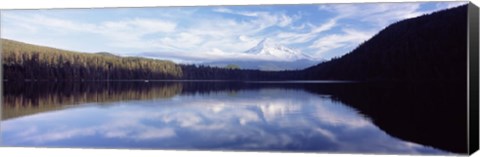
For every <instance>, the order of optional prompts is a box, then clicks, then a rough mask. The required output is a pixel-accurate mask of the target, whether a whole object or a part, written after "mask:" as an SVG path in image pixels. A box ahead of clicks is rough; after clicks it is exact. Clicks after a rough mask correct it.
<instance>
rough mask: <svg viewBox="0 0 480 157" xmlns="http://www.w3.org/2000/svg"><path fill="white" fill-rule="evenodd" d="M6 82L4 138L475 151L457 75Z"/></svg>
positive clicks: (72, 143)
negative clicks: (446, 79)
mask: <svg viewBox="0 0 480 157" xmlns="http://www.w3.org/2000/svg"><path fill="white" fill-rule="evenodd" d="M464 89H465V90H464ZM3 90H4V94H3V104H2V121H1V145H2V146H22V147H24V146H34V147H78V148H134V149H177V150H234V151H281V152H291V151H292V152H334V153H381V154H385V153H386V154H393V153H395V154H451V153H462V152H464V151H466V137H467V136H466V123H465V122H466V114H465V113H467V112H466V97H465V98H464V96H465V95H466V94H465V92H466V86H462V84H456V83H421V84H399V83H389V84H384V83H375V84H373V83H356V82H337V81H318V82H317V81H309V82H302V81H291V82H281V81H277V82H228V81H194V82H192V81H149V82H143V81H137V82H135V81H118V82H73V83H72V82H55V83H52V82H24V83H14V82H4V87H3ZM462 105H463V106H462Z"/></svg>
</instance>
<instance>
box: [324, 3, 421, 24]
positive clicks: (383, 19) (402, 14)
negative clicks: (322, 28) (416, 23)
mask: <svg viewBox="0 0 480 157" xmlns="http://www.w3.org/2000/svg"><path fill="white" fill-rule="evenodd" d="M421 4H422V3H371V4H336V5H328V4H327V5H321V6H320V7H319V9H320V10H323V11H329V12H333V13H335V14H336V16H337V18H339V19H350V20H352V19H353V20H360V21H363V22H371V23H373V24H375V25H376V26H377V27H385V26H386V25H387V24H389V23H392V22H395V21H398V20H401V19H405V18H411V17H415V16H419V15H422V14H424V13H425V12H422V11H419V8H420V5H421Z"/></svg>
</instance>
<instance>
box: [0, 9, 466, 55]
mask: <svg viewBox="0 0 480 157" xmlns="http://www.w3.org/2000/svg"><path fill="white" fill-rule="evenodd" d="M462 4H466V2H422V3H417V2H416V3H356V4H355V3H351V4H308V5H307V4H304V5H257V6H203V7H150V8H103V9H99V8H97V9H44V10H2V12H1V14H0V18H1V20H0V24H1V30H0V31H1V38H6V39H12V40H17V41H22V42H26V43H32V44H37V45H43V46H50V47H55V48H60V49H66V50H73V51H80V52H88V53H95V52H110V53H113V54H116V55H120V56H140V57H148V58H156V59H168V60H172V61H175V62H179V63H196V62H209V61H219V60H242V59H244V60H248V59H256V58H258V57H260V56H256V54H246V53H244V52H245V51H246V50H248V49H250V48H252V47H254V46H256V45H257V44H258V43H259V42H260V41H261V40H263V39H265V38H268V39H271V40H273V41H275V42H276V43H278V44H282V45H285V46H287V47H289V48H292V49H295V50H297V51H300V52H301V53H304V54H306V55H308V56H310V59H312V60H322V59H331V58H332V57H339V56H342V55H344V54H346V53H348V52H350V51H352V50H353V49H354V48H355V47H356V46H358V45H359V44H360V43H362V42H364V41H366V40H368V39H369V38H371V37H372V36H373V35H375V34H376V33H377V32H379V31H380V30H382V29H383V28H385V27H386V26H388V25H389V24H392V23H394V22H397V21H400V20H402V19H407V18H412V17H416V16H420V15H423V14H428V13H432V12H434V11H438V10H443V9H446V8H451V7H455V6H459V5H462ZM267 59H268V58H267Z"/></svg>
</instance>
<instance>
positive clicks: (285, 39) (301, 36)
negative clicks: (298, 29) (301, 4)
mask: <svg viewBox="0 0 480 157" xmlns="http://www.w3.org/2000/svg"><path fill="white" fill-rule="evenodd" d="M309 25H310V27H311V30H310V32H308V33H292V32H281V33H278V34H277V35H276V37H277V38H278V39H279V41H281V42H282V43H288V44H295V43H305V42H309V41H310V40H312V39H314V38H316V37H318V35H319V33H322V32H325V31H328V30H330V29H332V28H334V27H335V26H336V25H337V19H330V20H328V21H327V22H325V23H323V24H320V25H319V26H314V25H311V24H309Z"/></svg>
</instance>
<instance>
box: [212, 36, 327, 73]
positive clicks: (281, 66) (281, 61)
mask: <svg viewBox="0 0 480 157" xmlns="http://www.w3.org/2000/svg"><path fill="white" fill-rule="evenodd" d="M244 53H246V54H250V55H254V56H257V57H258V58H257V59H252V60H235V59H230V60H221V61H213V62H207V63H204V65H209V66H215V67H225V66H227V65H229V64H234V65H237V66H239V67H240V68H241V69H258V70H264V71H279V70H301V69H304V68H308V67H310V66H313V65H316V64H318V63H320V62H322V61H323V60H312V59H311V57H309V56H307V55H305V54H303V53H301V52H300V51H297V50H294V49H291V48H288V47H286V46H284V45H281V44H278V43H275V42H274V41H273V40H272V39H269V38H265V39H263V40H262V41H260V42H259V43H258V44H257V45H256V46H255V47H253V48H251V49H249V50H247V51H245V52H244Z"/></svg>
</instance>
